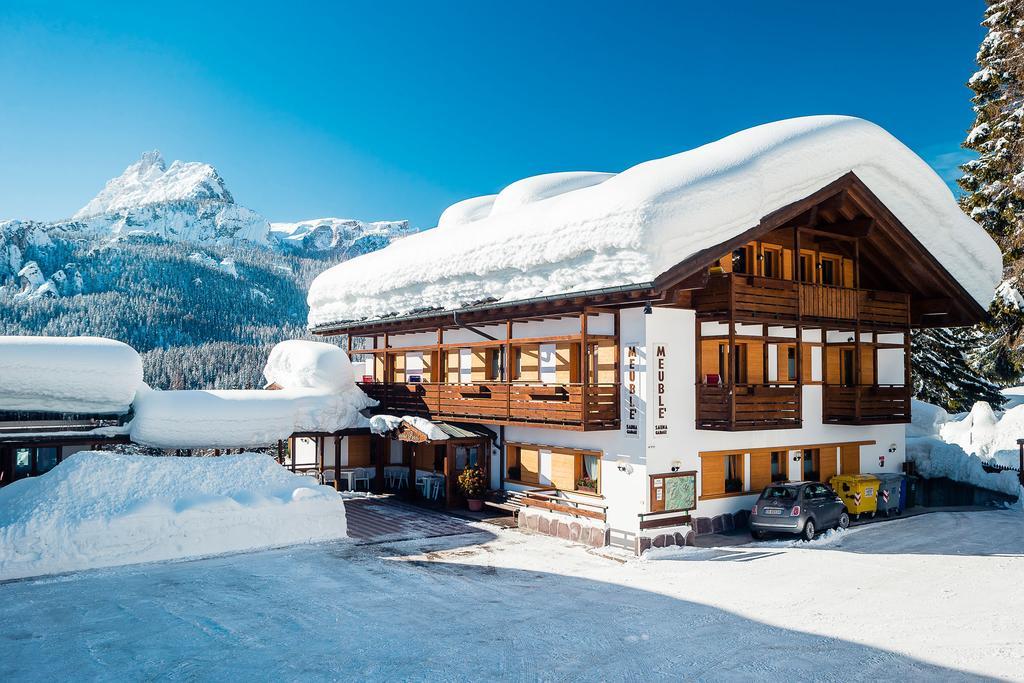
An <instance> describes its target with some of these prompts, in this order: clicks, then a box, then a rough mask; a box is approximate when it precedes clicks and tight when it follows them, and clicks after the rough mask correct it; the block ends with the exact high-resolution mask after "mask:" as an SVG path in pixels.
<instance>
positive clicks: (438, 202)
mask: <svg viewBox="0 0 1024 683" xmlns="http://www.w3.org/2000/svg"><path fill="white" fill-rule="evenodd" d="M99 5H100V3H86V2H67V3H59V2H45V3H44V2H30V3H26V2H21V1H20V0H4V2H3V3H0V88H2V93H0V218H36V219H57V218H61V217H66V216H69V215H70V214H72V213H74V211H76V210H77V209H78V208H79V207H81V206H82V205H83V204H85V203H86V202H87V201H88V200H89V199H90V198H91V197H92V196H93V195H95V194H96V192H98V191H99V189H100V188H101V187H102V184H103V182H104V181H105V180H106V179H107V178H109V177H111V176H114V175H117V174H118V173H120V172H121V170H123V168H124V167H125V166H127V165H128V164H129V163H131V162H132V161H134V160H135V159H137V158H138V156H139V155H140V154H141V152H142V151H144V150H147V149H154V148H157V149H160V150H161V151H162V152H163V153H164V156H165V157H166V158H167V159H168V160H171V159H183V160H199V161H207V162H210V163H212V164H213V165H215V166H216V167H217V168H218V169H219V170H220V172H221V174H222V175H223V176H224V178H225V180H226V182H227V184H228V187H229V189H231V191H232V193H233V194H234V196H235V199H236V200H237V201H238V202H239V203H241V204H244V205H246V206H249V207H250V208H253V209H255V210H257V211H260V212H261V213H263V214H264V215H266V216H267V217H268V218H270V219H271V220H297V219H301V218H312V217H318V216H327V215H335V216H346V217H355V218H363V219H396V218H409V219H410V220H412V222H413V223H414V224H415V225H417V226H420V227H429V226H433V225H435V224H436V221H437V216H438V215H439V213H440V212H441V211H442V210H443V209H444V208H445V207H446V206H447V205H449V204H450V203H452V202H454V201H458V200H459V199H463V198H466V197H469V196H474V195H479V194H488V193H491V192H496V191H498V190H499V189H501V188H502V187H503V186H504V185H506V184H508V183H509V182H512V181H514V180H517V179H519V178H522V177H525V176H529V175H535V174H538V173H546V172H551V171H561V170H594V171H618V170H621V169H623V168H626V167H628V166H631V165H633V164H635V163H637V162H640V161H643V160H646V159H651V158H654V157H658V156H664V155H668V154H672V153H674V152H678V151H682V150H684V149H688V148H690V147H693V146H696V145H699V144H702V143H704V142H708V141H710V140H714V139H716V138H719V137H722V136H724V135H727V134H729V133H731V132H734V131H736V130H739V129H742V128H746V127H749V126H752V125H756V124H759V123H764V122H766V121H772V120H776V119H780V118H787V117H791V116H799V115H805V114H822V113H830V114H831V113H841V114H851V115H856V116H861V117H864V118H867V119H870V120H872V121H875V122H876V123H878V124H880V125H882V126H884V127H885V128H887V129H888V130H889V131H890V132H892V133H893V134H895V135H896V136H897V137H899V138H900V139H901V140H903V141H904V142H905V143H906V144H908V145H909V146H910V147H911V148H913V149H914V150H915V151H917V152H918V153H919V154H921V155H922V156H923V157H924V158H925V159H926V160H928V161H929V162H930V163H932V164H933V165H935V166H936V167H937V168H939V170H940V171H941V172H943V174H944V177H947V178H948V179H952V178H955V176H956V172H955V167H956V164H957V162H959V161H960V160H962V159H963V158H964V157H963V153H962V152H961V151H960V150H959V144H960V142H961V141H962V139H963V136H964V131H965V129H967V128H968V127H969V126H970V124H971V121H972V118H973V117H972V113H971V110H970V102H969V97H970V91H969V90H967V88H966V87H965V86H964V83H965V82H966V80H967V79H968V78H969V76H970V75H971V73H972V72H973V70H974V55H975V53H976V52H977V48H978V43H979V41H980V40H981V38H982V37H983V35H984V33H983V30H982V28H981V27H980V26H979V22H980V21H981V19H982V13H983V11H984V3H983V2H982V0H906V1H905V2H899V3H896V2H892V0H858V2H856V3H845V2H822V3H809V2H806V0H804V1H799V2H797V1H792V2H790V1H788V0H778V1H777V2H763V1H762V0H750V1H747V0H733V1H731V2H728V3H725V2H721V3H720V2H699V3H698V2H688V1H683V0H678V1H677V2H648V3H606V2H599V1H590V2H567V1H566V2H561V1H560V2H516V3H505V4H499V3H496V2H469V1H467V2H439V3H424V2H408V3H407V2H401V1H396V2H388V3H358V4H357V3H340V2H338V3H305V2H297V1H296V2H290V3H281V2H272V3H261V2H258V1H254V2H248V3H245V4H241V3H240V4H238V5H237V6H230V5H229V4H227V3H223V4H218V6H214V5H215V3H209V2H202V3H191V2H186V1H180V2H174V3H140V2H132V3H124V4H118V3H113V2H111V3H103V5H102V7H100V6H99ZM633 5H640V7H639V8H637V7H634V6H633Z"/></svg>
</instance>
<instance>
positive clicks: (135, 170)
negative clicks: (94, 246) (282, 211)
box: [74, 150, 234, 220]
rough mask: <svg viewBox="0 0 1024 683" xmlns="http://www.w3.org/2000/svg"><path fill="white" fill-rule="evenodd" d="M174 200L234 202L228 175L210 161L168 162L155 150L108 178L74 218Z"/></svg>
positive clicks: (79, 218)
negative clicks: (221, 174)
mask: <svg viewBox="0 0 1024 683" xmlns="http://www.w3.org/2000/svg"><path fill="white" fill-rule="evenodd" d="M174 201H219V202H223V203H226V204H233V203H234V199H233V198H232V196H231V193H230V192H228V189H227V187H226V186H225V184H224V179H223V178H221V177H220V174H219V173H217V169H215V168H214V167H213V166H211V165H210V164H205V163H202V162H198V161H174V162H172V163H171V165H170V166H167V164H166V163H165V162H164V158H163V156H162V155H161V154H160V152H159V151H156V150H153V151H151V152H145V153H144V154H143V155H142V157H141V158H140V159H139V160H138V161H136V162H135V163H133V164H132V165H130V166H129V167H128V168H126V169H125V170H124V173H122V174H121V175H119V176H118V177H116V178H113V179H111V180H108V181H107V184H106V185H105V186H104V187H103V190H102V191H100V193H99V194H98V195H96V197H94V198H93V200H92V201H90V202H89V203H88V204H86V205H85V206H83V207H82V208H81V210H79V211H78V213H76V214H75V216H74V218H75V219H78V220H81V219H84V218H90V217H92V216H99V215H103V214H108V213H112V212H116V211H123V210H126V209H133V208H137V207H140V206H146V205H149V204H163V203H167V202H174Z"/></svg>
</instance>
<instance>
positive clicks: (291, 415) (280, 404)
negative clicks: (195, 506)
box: [130, 384, 375, 448]
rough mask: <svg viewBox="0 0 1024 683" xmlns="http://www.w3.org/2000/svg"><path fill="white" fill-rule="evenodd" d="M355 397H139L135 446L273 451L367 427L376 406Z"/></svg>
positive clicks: (312, 392) (297, 393) (236, 393)
mask: <svg viewBox="0 0 1024 683" xmlns="http://www.w3.org/2000/svg"><path fill="white" fill-rule="evenodd" d="M374 404H375V402H374V401H373V400H372V399H370V398H369V397H367V396H366V394H364V393H363V392H362V391H361V390H360V389H359V388H358V387H356V386H355V385H354V384H353V385H352V388H351V390H350V391H346V392H336V391H331V390H326V389H281V390H277V391H268V390H263V389H252V390H209V391H200V390H194V391H154V390H152V389H146V390H143V391H140V392H139V395H138V397H137V398H136V400H135V417H134V418H133V419H132V422H131V432H130V433H131V440H132V441H134V442H135V443H139V444H143V445H146V446H153V447H155V448H248V447H258V446H268V445H271V444H273V443H275V442H276V441H278V440H280V439H287V438H288V437H289V436H291V435H292V434H295V433H297V432H326V433H331V432H336V431H338V430H341V429H350V428H355V427H366V426H368V425H369V421H368V420H367V419H366V418H365V417H363V415H362V414H361V413H360V412H359V411H360V410H363V409H365V408H369V407H371V406H372V405H374Z"/></svg>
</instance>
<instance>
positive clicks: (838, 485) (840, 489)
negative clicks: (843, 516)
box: [829, 474, 881, 517]
mask: <svg viewBox="0 0 1024 683" xmlns="http://www.w3.org/2000/svg"><path fill="white" fill-rule="evenodd" d="M829 483H830V484H832V488H833V489H834V490H835V492H836V493H838V494H839V497H840V498H842V499H843V503H845V504H846V511H847V512H848V513H850V514H851V515H853V516H854V517H860V516H861V515H863V514H867V515H869V516H871V517H874V516H875V510H877V509H878V485H879V484H880V483H881V482H880V481H879V480H878V477H874V476H872V475H870V474H840V475H839V476H836V477H832V479H831V480H830V481H829Z"/></svg>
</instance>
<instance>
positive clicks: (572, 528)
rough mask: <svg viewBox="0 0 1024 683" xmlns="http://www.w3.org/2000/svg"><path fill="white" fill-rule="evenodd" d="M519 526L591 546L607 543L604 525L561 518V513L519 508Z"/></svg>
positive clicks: (571, 518) (597, 546) (566, 517)
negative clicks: (557, 514) (554, 513)
mask: <svg viewBox="0 0 1024 683" xmlns="http://www.w3.org/2000/svg"><path fill="white" fill-rule="evenodd" d="M519 528H520V529H526V530H527V531H535V532H537V533H538V534H544V535H545V536H554V537H555V538H561V539H565V540H566V541H570V542H572V543H582V544H584V545H587V546H590V547H591V548H601V547H604V546H606V545H608V530H607V529H606V528H604V527H599V526H593V525H591V524H587V523H584V522H581V521H580V520H578V519H575V518H573V517H568V516H565V518H564V519H561V515H559V516H556V515H552V514H550V513H546V512H538V511H533V510H530V509H529V508H522V509H520V510H519Z"/></svg>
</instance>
